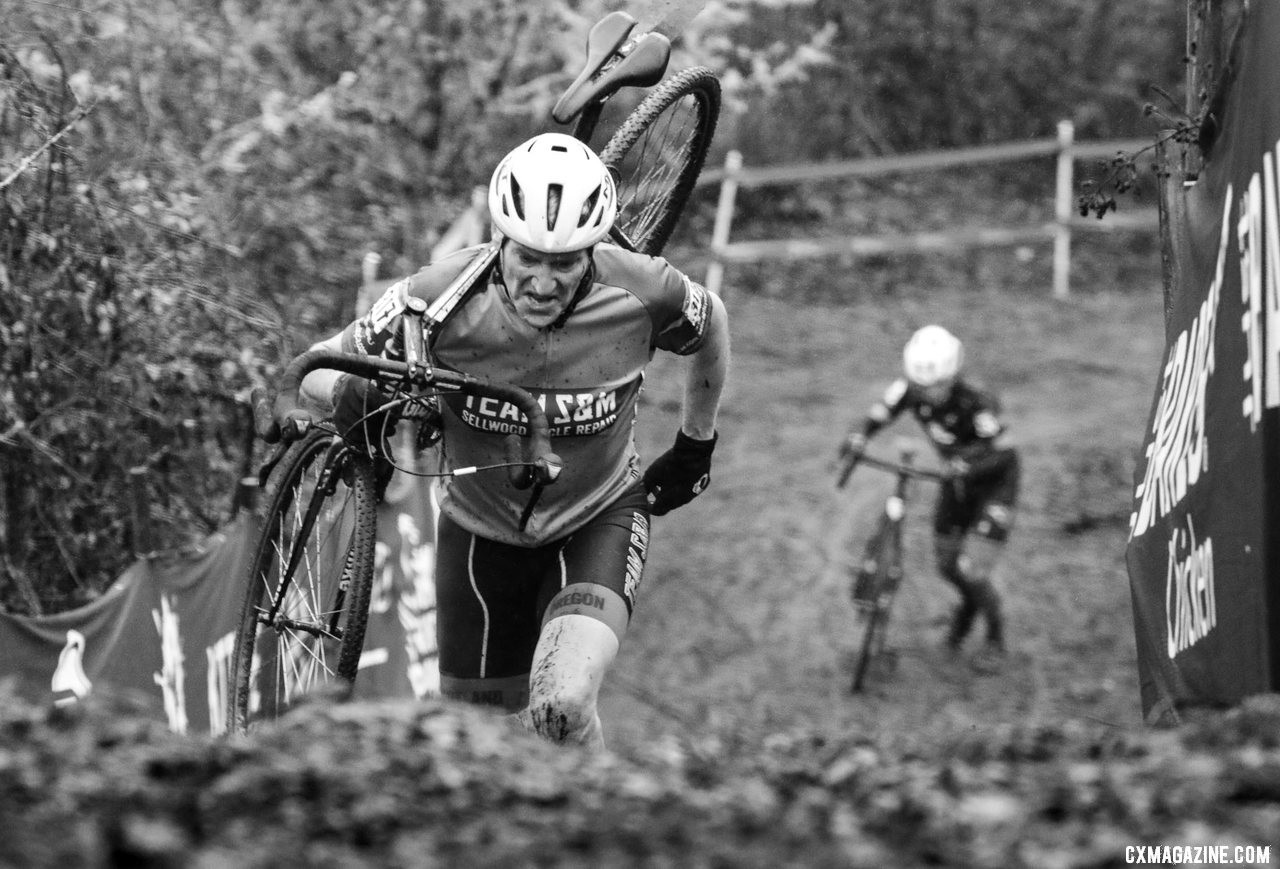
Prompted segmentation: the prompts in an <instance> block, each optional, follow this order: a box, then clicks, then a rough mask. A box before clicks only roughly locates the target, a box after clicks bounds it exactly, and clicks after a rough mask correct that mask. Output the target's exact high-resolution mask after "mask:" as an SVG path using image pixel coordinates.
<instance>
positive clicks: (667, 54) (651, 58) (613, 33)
mask: <svg viewBox="0 0 1280 869" xmlns="http://www.w3.org/2000/svg"><path fill="white" fill-rule="evenodd" d="M635 26H636V20H635V19H634V18H632V17H631V16H630V15H628V14H627V13H626V12H622V11H618V12H610V13H609V14H608V15H606V16H605V17H604V18H602V19H600V20H599V21H597V22H596V24H595V26H594V27H592V28H591V31H590V32H589V33H588V34H587V63H586V66H584V67H583V69H582V72H580V73H579V74H578V77H577V78H576V79H574V81H573V84H571V85H569V87H568V89H567V90H565V92H564V93H563V94H562V95H561V97H560V99H559V100H558V101H557V102H556V104H555V108H553V109H552V110H551V117H553V118H554V119H555V120H556V122H557V123H560V124H567V123H569V121H571V120H572V119H573V118H574V117H576V116H577V115H578V114H579V113H580V112H581V111H582V110H583V108H584V107H586V106H587V105H588V104H589V103H591V102H593V101H595V100H598V99H603V98H605V97H608V96H610V95H612V94H613V93H615V92H616V91H618V90H620V89H621V88H624V87H649V86H650V85H655V84H657V83H658V82H660V81H662V76H663V75H664V74H665V73H666V71H667V63H668V62H669V61H670V60H671V40H670V39H668V38H667V37H665V36H663V35H662V34H661V33H646V34H644V35H643V36H640V37H638V38H637V39H634V40H632V41H631V42H630V43H628V42H627V37H628V36H630V35H631V31H632V30H634V29H635Z"/></svg>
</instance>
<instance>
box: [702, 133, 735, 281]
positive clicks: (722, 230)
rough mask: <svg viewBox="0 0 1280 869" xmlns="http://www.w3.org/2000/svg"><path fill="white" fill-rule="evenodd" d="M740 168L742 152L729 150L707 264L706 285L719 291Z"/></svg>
mask: <svg viewBox="0 0 1280 869" xmlns="http://www.w3.org/2000/svg"><path fill="white" fill-rule="evenodd" d="M741 169H742V152H741V151H730V152H729V153H728V154H725V156H724V180H723V181H721V182H720V199H719V200H718V201H717V202H716V222H715V226H714V227H713V228H712V230H711V264H710V265H708V266H707V279H706V282H705V283H706V287H707V289H708V290H710V291H711V292H713V293H716V294H720V293H721V284H722V283H723V282H724V259H723V256H724V249H725V246H726V245H727V244H728V243H729V226H730V225H731V224H732V223H733V203H734V200H735V199H736V198H737V195H738V172H739V171H740V170H741Z"/></svg>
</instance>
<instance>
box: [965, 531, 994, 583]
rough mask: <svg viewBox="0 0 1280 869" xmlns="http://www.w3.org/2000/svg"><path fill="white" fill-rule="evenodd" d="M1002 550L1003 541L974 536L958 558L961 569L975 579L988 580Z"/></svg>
mask: <svg viewBox="0 0 1280 869" xmlns="http://www.w3.org/2000/svg"><path fill="white" fill-rule="evenodd" d="M1003 552H1004V541H1002V540H993V539H991V538H990V537H975V538H974V539H973V540H972V541H970V543H969V545H968V546H967V547H966V549H965V554H964V557H963V558H962V559H961V560H960V566H961V569H962V570H963V571H964V572H965V574H967V575H968V576H969V577H970V578H972V579H973V580H975V581H984V582H985V581H990V580H991V579H992V578H993V576H994V575H995V569H996V565H997V564H999V562H1000V556H1001V555H1002V554H1003Z"/></svg>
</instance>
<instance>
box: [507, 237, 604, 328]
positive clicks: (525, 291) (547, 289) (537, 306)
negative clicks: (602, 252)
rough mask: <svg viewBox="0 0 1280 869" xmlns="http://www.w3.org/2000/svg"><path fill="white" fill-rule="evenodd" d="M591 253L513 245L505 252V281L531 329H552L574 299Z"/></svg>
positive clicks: (510, 243) (508, 244) (520, 313)
mask: <svg viewBox="0 0 1280 869" xmlns="http://www.w3.org/2000/svg"><path fill="white" fill-rule="evenodd" d="M590 262H591V252H590V251H587V250H575V251H570V252H568V253H543V252H542V251H538V250H533V249H532V248H528V247H525V246H524V245H522V244H518V243H516V242H514V241H508V242H507V243H506V247H505V248H504V249H503V252H502V280H503V283H505V284H506V285H507V292H508V293H509V294H510V296H511V302H512V304H513V305H515V308H516V313H517V314H519V315H520V318H521V319H523V320H524V321H525V322H526V323H528V324H529V325H530V326H533V327H535V328H538V329H541V328H543V327H545V326H550V325H551V324H552V323H554V322H555V320H556V318H557V317H559V316H560V314H561V313H562V312H563V311H564V309H565V307H566V306H567V305H568V304H569V301H570V300H571V299H572V298H573V293H574V291H575V290H576V289H577V288H578V284H579V283H580V282H581V281H582V276H583V275H585V274H586V272H587V265H588V263H590Z"/></svg>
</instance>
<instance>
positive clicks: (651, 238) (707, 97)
mask: <svg viewBox="0 0 1280 869" xmlns="http://www.w3.org/2000/svg"><path fill="white" fill-rule="evenodd" d="M719 115H720V81H719V80H718V79H717V78H716V76H715V73H713V72H712V71H711V70H709V69H707V68H705V67H693V68H692V69H686V70H684V71H683V72H680V73H678V74H676V75H674V76H672V77H671V78H669V79H667V80H666V81H664V82H663V83H662V84H660V85H658V87H657V88H655V89H654V90H653V91H652V92H650V93H649V95H648V96H646V97H645V98H644V100H643V101H641V103H640V105H638V106H636V108H635V110H634V111H633V112H632V113H631V114H630V115H629V116H628V117H627V119H626V120H625V121H623V123H622V126H621V127H619V128H618V130H617V132H615V133H614V134H613V136H612V137H611V138H610V139H609V142H608V144H606V145H605V146H604V150H602V151H601V152H600V159H602V160H603V161H604V163H605V165H607V166H609V167H610V168H611V169H612V170H613V171H614V173H615V177H616V179H617V182H618V207H619V217H618V223H617V224H616V226H615V229H616V230H618V233H620V234H621V236H622V238H621V239H619V241H621V242H622V243H624V244H626V245H627V246H629V247H631V248H633V249H634V250H638V251H640V252H641V253H647V254H652V255H656V254H658V253H660V252H661V251H662V248H663V247H664V246H665V245H666V243H667V240H668V239H669V238H670V237H671V233H672V230H674V229H675V225H676V221H678V220H679V219H680V213H681V212H682V211H683V210H684V206H685V203H686V202H688V200H689V194H691V193H692V192H693V185H694V183H695V182H696V181H697V180H698V173H699V172H701V171H702V164H703V162H704V161H705V160H706V157H707V150H708V149H709V148H710V147H711V136H712V135H713V134H714V133H715V129H716V119H717V118H718V117H719Z"/></svg>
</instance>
